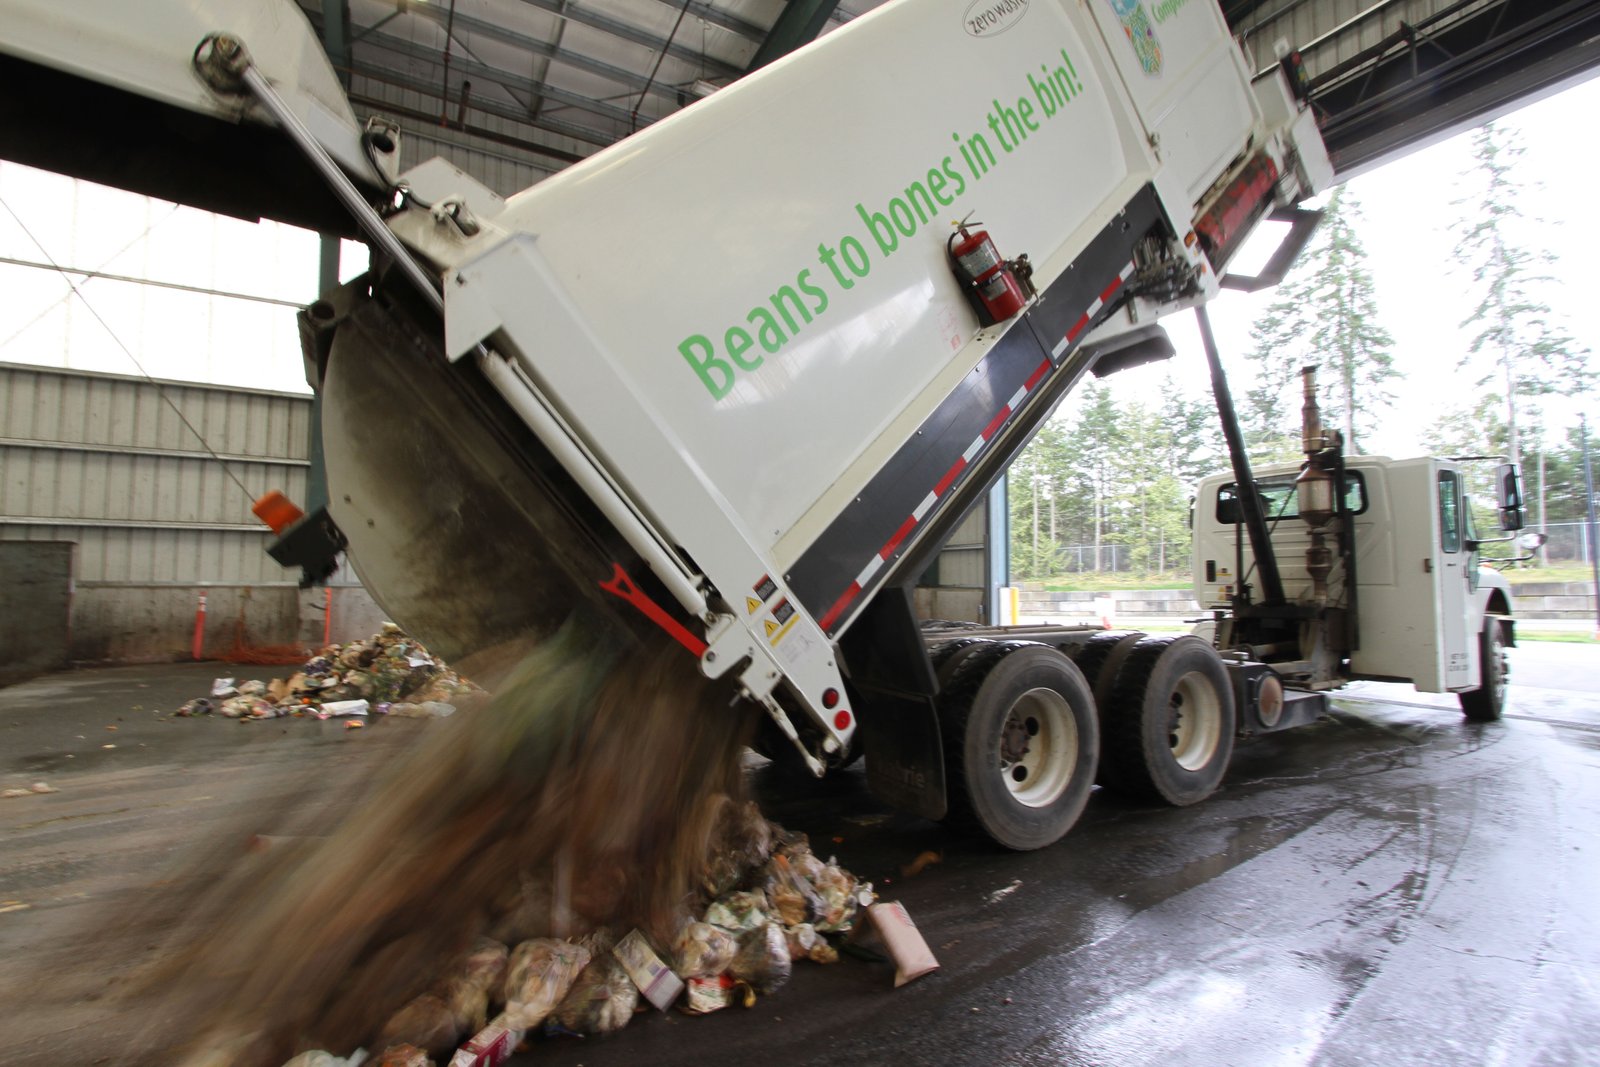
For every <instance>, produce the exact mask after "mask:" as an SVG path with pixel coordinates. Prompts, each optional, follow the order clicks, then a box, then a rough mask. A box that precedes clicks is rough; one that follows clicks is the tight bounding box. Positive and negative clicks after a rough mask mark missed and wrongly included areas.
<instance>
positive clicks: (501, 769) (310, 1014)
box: [88, 619, 875, 1067]
mask: <svg viewBox="0 0 1600 1067" xmlns="http://www.w3.org/2000/svg"><path fill="white" fill-rule="evenodd" d="M385 642H387V643H385ZM360 644H361V645H362V646H363V647H362V649H361V650H360V651H356V652H354V653H353V654H351V655H350V657H349V661H348V662H341V661H343V660H344V659H345V654H346V653H348V652H351V646H344V648H342V649H340V650H339V652H338V654H336V655H331V656H327V657H319V659H326V660H327V661H328V668H327V675H326V676H328V677H332V676H333V675H334V672H335V669H336V668H335V666H334V664H335V663H339V664H340V666H339V668H338V671H339V673H338V677H339V682H338V683H337V684H339V685H345V684H349V683H348V682H347V681H346V678H347V674H346V673H345V672H350V671H360V672H363V673H366V674H367V675H369V676H377V675H382V674H383V667H384V666H385V665H384V663H383V662H382V661H383V660H385V659H386V658H387V659H396V660H397V662H400V663H404V662H405V661H404V660H399V659H398V657H392V656H390V655H389V654H388V652H387V651H385V650H387V649H392V648H395V647H399V646H400V645H402V644H404V645H405V647H406V650H407V654H408V655H409V654H413V653H414V651H415V650H417V649H419V648H420V646H417V645H416V644H415V642H411V641H410V640H409V639H407V638H405V637H404V635H402V634H401V633H400V632H399V631H398V630H386V632H385V634H381V635H379V637H378V638H377V639H376V640H375V641H374V642H361V643H360ZM375 647H376V649H377V651H374V648H375ZM368 652H372V653H373V654H372V655H371V656H367V653H368ZM314 662H315V661H314ZM374 664H376V665H377V667H378V669H376V670H374V669H373V667H374ZM410 669H411V668H410V665H409V664H408V665H407V670H408V675H409V670H410ZM461 669H462V670H463V671H470V673H471V674H472V676H473V677H474V678H476V679H478V680H479V681H481V682H483V684H484V685H485V686H486V688H487V689H488V690H489V691H490V692H491V693H492V694H493V696H492V697H491V698H486V699H485V700H484V702H483V703H482V704H481V705H479V706H470V707H464V708H463V710H462V711H461V712H459V713H457V714H454V715H451V716H449V717H448V718H440V719H435V720H433V721H431V722H429V723H428V724H427V727H428V728H427V730H426V731H424V732H422V733H419V734H418V735H417V736H416V737H415V738H414V739H405V745H404V747H401V748H398V749H395V748H391V749H388V750H384V751H382V757H381V759H379V758H371V759H367V758H362V757H358V756H352V757H349V758H348V761H347V762H344V763H341V765H340V774H339V775H338V776H337V785H338V793H337V797H338V799H337V800H334V799H333V797H334V794H333V793H328V792H326V790H324V795H325V796H326V797H327V799H325V800H324V799H321V798H319V797H318V796H317V791H316V790H315V789H314V788H312V789H308V790H307V791H306V792H305V794H304V795H302V796H300V797H299V804H298V808H299V811H298V814H294V813H290V812H288V811H287V810H286V809H283V808H263V809H260V810H255V811H250V812H244V813H242V814H241V819H242V820H243V821H246V822H247V823H248V825H247V826H245V825H241V826H240V827H238V830H240V831H245V830H247V829H248V831H249V832H250V833H252V834H255V835H258V837H259V840H261V841H265V842H272V843H271V844H269V845H267V846H266V847H261V848H247V849H245V850H243V854H242V855H241V849H240V847H239V841H238V838H237V837H236V836H233V837H230V839H229V840H226V841H219V842H217V843H215V844H214V846H212V847H211V848H209V849H207V850H206V851H205V852H204V853H202V854H201V855H200V856H199V857H196V858H194V859H191V860H188V861H185V870H184V872H183V874H182V880H183V884H184V885H187V886H195V887H197V888H195V889H193V890H192V891H190V890H185V891H184V892H183V893H182V895H181V896H180V897H178V899H181V900H182V907H181V909H177V908H174V907H172V903H171V902H172V901H173V899H174V892H173V889H172V888H171V887H172V885H175V884H177V883H174V882H169V883H164V886H165V887H164V888H163V889H162V890H161V891H160V892H159V893H157V894H155V895H153V896H152V898H151V905H150V906H151V907H152V908H158V907H161V908H166V910H165V911H163V912H161V915H172V914H175V915H176V916H177V918H175V919H173V920H172V923H171V927H172V929H171V931H170V933H169V935H168V936H167V938H166V940H165V942H164V944H163V946H162V948H161V949H160V951H159V953H155V954H153V955H152V958H151V960H150V962H149V963H148V964H146V965H144V966H143V967H142V969H141V970H140V971H139V972H138V973H136V974H131V975H129V976H127V978H126V980H123V979H121V978H119V981H118V994H117V995H118V997H119V998H126V999H125V1000H123V1001H122V1003H121V1004H120V1005H119V1010H123V1009H128V1011H127V1014H128V1015H129V1016H131V1017H133V1018H138V1017H140V1016H141V1015H142V1014H146V1013H145V1012H143V1011H142V1010H141V1009H140V1008H139V1007H138V1005H139V1003H140V998H145V1000H144V1003H145V1004H147V1005H148V1007H149V1011H148V1013H147V1014H148V1017H149V1018H150V1019H151V1020H152V1021H151V1022H149V1023H148V1024H147V1025H145V1026H143V1027H141V1028H140V1032H139V1033H138V1034H136V1035H134V1036H133V1037H131V1038H130V1040H129V1041H128V1042H127V1043H126V1044H125V1045H124V1046H123V1049H124V1051H125V1053H127V1054H128V1055H131V1056H132V1057H133V1058H132V1059H130V1060H128V1062H135V1061H137V1062H149V1063H157V1062H160V1063H174V1064H183V1065H186V1067H201V1065H205V1067H213V1065H216V1067H220V1065H223V1064H229V1065H234V1067H280V1065H282V1064H284V1063H285V1062H295V1063H296V1067H336V1065H339V1064H345V1065H346V1067H349V1065H353V1064H354V1063H358V1062H365V1063H366V1064H367V1067H371V1065H372V1064H375V1063H380V1064H390V1065H394V1067H399V1065H402V1064H409V1065H412V1067H420V1065H422V1064H426V1063H434V1064H436V1065H442V1064H447V1063H448V1064H451V1065H453V1067H488V1065H492V1064H496V1063H499V1062H501V1061H502V1060H503V1059H504V1058H505V1057H507V1056H509V1055H510V1054H511V1051H512V1050H513V1049H514V1048H516V1047H517V1046H518V1045H519V1044H521V1043H525V1042H536V1043H537V1042H546V1041H559V1040H565V1039H566V1038H564V1037H563V1036H561V1035H565V1034H573V1033H575V1034H602V1033H607V1032H610V1031H613V1030H616V1029H618V1028H620V1027H622V1026H624V1025H627V1024H628V1022H629V1021H630V1020H631V1019H632V1018H633V1017H634V1015H635V1014H636V1012H641V1011H652V1010H656V1009H661V1010H667V1009H671V1010H677V1011H682V1012H687V1013H705V1012H709V1011H716V1010H718V1009H720V1008H723V1007H726V1006H729V1005H740V1004H744V1005H748V1004H751V1003H753V1002H754V1000H755V998H758V997H761V996H764V995H766V994H768V993H770V992H772V991H774V990H776V989H777V988H778V987H779V986H781V985H782V984H783V983H784V982H785V981H786V980H787V979H788V977H789V975H790V973H791V968H792V967H793V966H794V964H795V963H796V962H797V961H801V960H810V961H819V962H831V961H832V960H834V959H836V958H837V949H836V945H835V943H834V942H835V941H836V940H837V939H838V938H839V937H841V936H842V935H843V934H844V933H845V932H846V931H848V930H851V929H852V927H853V926H855V925H857V924H859V923H860V922H862V921H863V918H864V916H865V909H866V907H867V906H869V905H871V904H872V903H873V901H874V899H875V898H874V895H873V889H872V886H871V885H868V884H864V883H861V882H859V881H858V880H857V879H856V878H855V877H854V876H852V875H851V874H850V873H849V872H848V871H846V870H845V869H844V868H842V867H841V866H839V864H838V863H836V862H834V861H833V860H832V859H831V858H830V859H826V860H825V859H824V858H822V857H819V856H818V855H816V854H815V853H814V852H812V850H811V848H810V846H809V843H808V841H807V839H806V838H805V836H804V835H802V834H798V833H790V832H787V831H785V830H783V829H782V828H780V827H778V826H776V825H774V824H772V823H769V822H768V821H767V820H766V819H765V818H764V817H763V816H762V815H761V813H760V811H759V810H758V809H757V807H756V805H755V804H754V803H753V802H751V801H750V800H749V799H748V798H747V796H746V785H745V776H744V773H743V769H742V765H741V764H742V755H743V753H744V751H745V746H746V744H747V742H748V741H749V739H750V736H751V734H752V732H753V729H754V727H755V725H756V724H757V722H758V721H759V720H758V716H759V715H760V714H761V712H760V711H759V710H758V709H756V708H755V707H753V706H752V705H751V704H749V703H748V702H744V701H736V700H733V699H732V697H733V695H734V689H733V686H734V685H735V684H736V683H735V682H733V681H731V680H728V679H723V680H709V679H707V678H705V677H704V676H703V675H702V674H701V673H700V671H699V669H698V664H697V662H696V660H695V659H694V657H692V656H688V655H686V654H685V653H684V651H683V649H682V647H681V646H679V645H677V644H676V643H675V642H673V641H671V640H670V639H669V638H666V637H665V636H664V635H660V636H657V635H654V634H651V633H645V634H643V635H640V634H636V633H632V632H619V629H618V628H616V627H608V626H606V625H601V624H597V623H586V622H585V621H583V620H581V619H575V620H571V621H569V622H568V624H567V625H566V626H564V627H562V628H561V629H560V630H559V631H558V632H557V633H555V634H554V635H551V636H549V637H547V638H545V639H543V640H541V641H538V642H537V643H532V644H531V647H529V646H515V647H514V648H512V649H511V650H509V651H508V649H507V648H501V649H496V650H492V655H491V654H490V653H484V654H480V655H479V656H475V657H471V658H469V659H466V660H464V661H463V663H462V665H461ZM303 673H305V674H306V675H307V676H308V677H309V676H310V673H311V672H310V671H306V672H303ZM442 673H443V669H442V668H441V670H440V674H442ZM450 677H452V678H453V677H454V676H450ZM437 680H438V676H430V678H428V679H424V680H423V682H424V684H423V685H420V686H419V687H418V688H417V689H415V690H413V692H415V693H419V694H425V693H427V692H428V685H431V684H434V683H435V682H436V681H437ZM373 684H374V686H375V687H376V686H377V685H378V684H379V683H378V682H377V681H374V683H373ZM382 684H386V685H387V684H392V683H391V682H389V681H385V682H384V683H382ZM450 684H454V682H451V683H450ZM323 688H324V687H321V686H319V687H318V691H319V692H320V691H321V690H322V689H323ZM326 688H330V689H331V688H334V687H333V686H328V687H326ZM375 692H376V689H375ZM334 695H337V696H340V697H344V698H349V697H350V694H349V693H348V692H338V693H335V694H334ZM385 695H393V696H403V695H404V694H403V693H402V691H401V689H400V688H398V687H397V688H396V689H394V690H393V691H392V693H390V692H388V691H386V693H385ZM230 699H231V698H230ZM303 706H305V707H309V706H310V705H303ZM413 740H414V741H415V742H416V743H412V741H413ZM362 751H364V752H367V753H370V754H372V755H374V757H376V754H377V753H378V752H379V751H380V750H377V749H373V750H362ZM307 773H308V774H312V773H314V772H312V771H311V770H310V769H309V768H308V771H307ZM328 784H330V785H331V784H332V783H331V782H330V783H328ZM316 803H321V804H324V805H326V806H327V807H324V808H318V809H317V810H316V811H315V812H314V813H313V812H310V811H309V810H308V809H307V804H316ZM330 808H331V810H329V809H330ZM307 827H309V831H308V830H307ZM278 835H282V836H278ZM156 917H157V916H152V917H150V918H156ZM108 921H109V920H108ZM116 921H117V928H118V929H124V928H128V927H130V926H132V927H137V926H139V925H141V924H145V925H152V926H153V925H155V923H153V922H150V923H142V917H141V916H139V915H137V914H126V913H124V914H119V915H118V916H117V920H116ZM88 935H89V937H91V938H92V937H94V936H96V932H95V931H89V932H88ZM158 1012H159V1013H160V1014H161V1015H162V1016H164V1017H166V1018H169V1019H170V1018H174V1017H176V1018H182V1019H184V1020H185V1026H184V1028H182V1030H181V1032H179V1031H175V1030H174V1029H173V1028H172V1027H171V1026H161V1025H158V1024H157V1023H156V1022H155V1021H154V1019H155V1016H156V1015H157V1013H158ZM319 1050H329V1051H326V1052H323V1051H319ZM362 1050H367V1051H365V1052H363V1051H362ZM369 1052H370V1054H371V1058H365V1057H366V1056H367V1054H368V1053H369ZM296 1057H299V1059H298V1060H296Z"/></svg>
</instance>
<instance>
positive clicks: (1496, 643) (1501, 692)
mask: <svg viewBox="0 0 1600 1067" xmlns="http://www.w3.org/2000/svg"><path fill="white" fill-rule="evenodd" d="M1478 670H1479V671H1480V672H1481V673H1482V681H1481V682H1480V684H1479V685H1478V688H1476V689H1474V690H1472V691H1471V692H1468V693H1458V694H1457V695H1456V699H1458V700H1460V701H1461V714H1463V715H1465V716H1466V717H1467V719H1469V720H1470V721H1472V722H1499V721H1500V718H1501V716H1503V715H1504V714H1505V712H1506V681H1507V679H1509V678H1510V677H1511V666H1510V664H1508V663H1507V662H1506V642H1505V632H1504V631H1503V630H1502V629H1501V627H1500V620H1499V619H1485V620H1484V623H1483V632H1482V633H1480V634H1479V635H1478Z"/></svg>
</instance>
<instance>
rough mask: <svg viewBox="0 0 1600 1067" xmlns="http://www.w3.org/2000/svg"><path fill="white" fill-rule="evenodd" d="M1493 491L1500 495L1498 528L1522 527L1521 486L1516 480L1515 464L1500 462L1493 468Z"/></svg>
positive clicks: (1510, 530)
mask: <svg viewBox="0 0 1600 1067" xmlns="http://www.w3.org/2000/svg"><path fill="white" fill-rule="evenodd" d="M1494 484H1495V491H1496V492H1497V493H1498V494H1499V497H1500V529H1502V530H1505V531H1506V532H1508V533H1509V532H1512V531H1515V530H1520V529H1522V487H1521V485H1519V484H1518V482H1517V465H1516V464H1515V463H1502V464H1500V465H1499V466H1498V467H1496V468H1495V469H1494Z"/></svg>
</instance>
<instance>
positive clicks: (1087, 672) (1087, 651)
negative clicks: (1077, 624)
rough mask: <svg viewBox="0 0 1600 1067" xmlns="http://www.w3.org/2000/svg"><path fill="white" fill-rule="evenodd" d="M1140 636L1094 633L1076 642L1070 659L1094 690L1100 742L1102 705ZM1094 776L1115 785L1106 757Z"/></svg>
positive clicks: (1107, 702)
mask: <svg viewBox="0 0 1600 1067" xmlns="http://www.w3.org/2000/svg"><path fill="white" fill-rule="evenodd" d="M1144 637H1145V635H1144V634H1142V633H1131V634H1129V633H1120V634H1119V633H1110V634H1095V635H1094V636H1093V637H1091V638H1089V640H1087V641H1085V642H1084V643H1083V644H1081V645H1079V646H1078V648H1077V655H1075V656H1073V657H1072V662H1074V663H1076V664H1077V665H1078V670H1080V671H1082V672H1083V680H1084V681H1086V682H1088V683H1089V691H1090V692H1092V693H1093V694H1094V706H1095V714H1096V715H1097V716H1098V717H1099V719H1100V737H1101V744H1102V746H1104V744H1105V740H1104V739H1105V736H1106V709H1107V708H1109V707H1110V706H1111V688H1112V686H1114V685H1115V684H1116V681H1117V675H1118V674H1120V673H1121V672H1122V664H1123V661H1124V660H1126V659H1127V658H1128V654H1129V653H1130V652H1132V651H1133V650H1134V647H1135V646H1137V645H1138V644H1139V642H1140V641H1142V640H1144ZM1094 780H1095V782H1096V783H1098V784H1100V785H1104V786H1110V787H1112V788H1115V787H1116V774H1115V771H1114V770H1113V769H1112V768H1111V766H1110V765H1109V763H1107V761H1106V760H1104V759H1102V760H1101V761H1100V766H1099V767H1098V768H1097V769H1096V770H1095V777H1094Z"/></svg>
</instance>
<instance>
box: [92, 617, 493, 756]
mask: <svg viewBox="0 0 1600 1067" xmlns="http://www.w3.org/2000/svg"><path fill="white" fill-rule="evenodd" d="M472 692H481V690H479V689H478V687H477V686H475V685H473V684H472V683H471V682H470V681H467V680H466V679H465V678H462V677H461V676H460V675H459V674H457V673H456V672H455V671H453V670H451V669H450V667H449V666H448V665H447V664H446V663H445V662H444V661H443V660H440V659H438V658H437V657H435V656H434V655H433V654H432V653H430V652H429V651H428V650H427V649H426V648H425V647H423V645H422V643H421V642H419V641H417V640H415V639H414V638H412V637H410V636H409V635H407V634H406V632H405V631H404V630H402V629H400V627H398V626H396V625H395V624H394V623H390V622H386V623H384V624H383V629H382V630H380V631H379V632H378V633H376V634H374V635H372V636H371V637H370V638H367V639H365V640H361V641H351V642H349V643H348V644H343V645H328V646H327V647H326V648H323V649H322V650H321V651H319V652H318V653H317V654H316V655H315V656H312V657H311V658H310V659H308V660H306V662H305V663H303V664H302V665H301V666H300V668H299V669H298V670H297V671H295V673H294V674H292V675H291V676H290V677H288V678H274V679H273V680H271V681H270V682H263V681H259V680H256V679H247V680H245V681H242V682H241V681H239V680H238V679H236V678H217V679H214V680H213V681H212V683H211V693H210V695H209V696H203V697H195V698H194V699H193V700H190V701H188V702H187V703H185V704H184V705H183V706H182V707H180V708H179V709H178V710H177V711H176V712H174V714H175V715H176V716H178V717H179V718H185V719H188V718H197V717H199V716H202V715H222V716H224V717H226V718H229V719H237V720H239V721H240V722H253V721H255V720H258V719H276V718H281V717H284V716H293V717H296V718H299V717H304V716H310V717H312V718H317V719H328V718H347V717H363V716H369V715H372V714H380V715H395V716H398V717H400V718H414V719H426V718H435V719H442V718H444V717H446V716H448V715H452V714H454V713H455V710H456V707H457V705H456V703H455V701H457V700H458V699H459V698H460V697H462V696H463V695H465V694H467V693H472ZM346 725H347V727H350V728H355V727H353V726H350V724H348V723H347V724H346ZM108 729H114V727H108Z"/></svg>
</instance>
